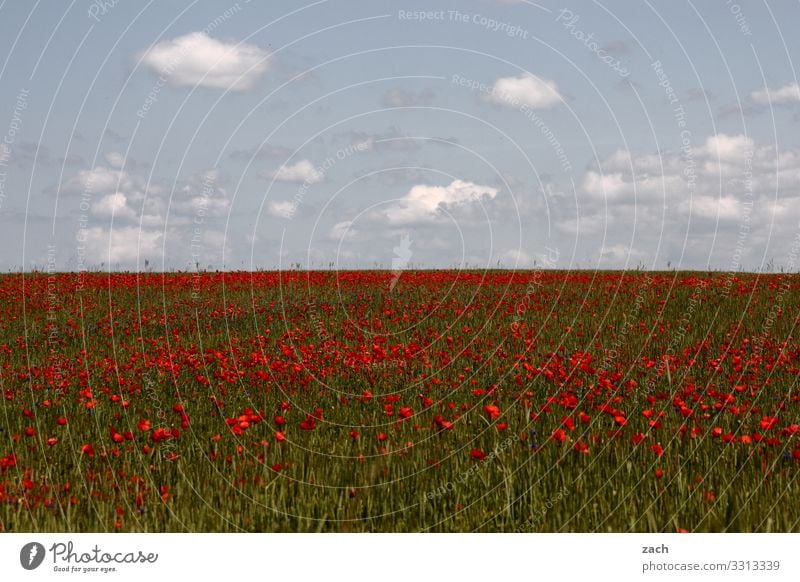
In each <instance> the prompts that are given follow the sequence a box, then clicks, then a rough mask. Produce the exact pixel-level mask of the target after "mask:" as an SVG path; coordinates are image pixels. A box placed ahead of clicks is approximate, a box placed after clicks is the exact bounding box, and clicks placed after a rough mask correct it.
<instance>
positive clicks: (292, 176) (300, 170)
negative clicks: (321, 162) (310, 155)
mask: <svg viewBox="0 0 800 582" xmlns="http://www.w3.org/2000/svg"><path fill="white" fill-rule="evenodd" d="M270 175H271V176H272V178H273V179H274V180H277V181H278V182H295V183H298V184H302V183H307V184H317V183H318V182H321V181H322V177H323V174H322V172H320V171H319V170H317V169H316V168H315V167H314V164H312V163H311V162H310V161H308V160H300V161H299V162H297V163H296V164H293V165H288V166H281V167H280V168H278V169H277V170H275V171H274V172H272V174H270Z"/></svg>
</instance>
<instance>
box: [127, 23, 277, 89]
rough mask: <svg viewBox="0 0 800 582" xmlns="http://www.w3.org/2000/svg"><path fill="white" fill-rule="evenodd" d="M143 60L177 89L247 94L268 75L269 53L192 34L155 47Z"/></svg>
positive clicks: (198, 33)
mask: <svg viewBox="0 0 800 582" xmlns="http://www.w3.org/2000/svg"><path fill="white" fill-rule="evenodd" d="M139 57H140V59H141V61H142V63H143V64H144V66H146V67H147V68H149V69H151V70H152V71H153V72H154V73H155V74H157V75H159V76H160V77H163V78H164V79H165V80H166V81H167V82H168V83H169V84H171V85H173V86H175V87H195V86H200V87H209V88H212V89H230V90H233V91H246V90H248V89H251V88H252V87H253V85H254V84H255V82H256V80H257V79H258V78H259V77H261V75H263V74H264V72H266V70H267V69H268V66H269V60H268V57H269V53H268V52H267V51H265V50H264V49H262V48H260V47H258V46H255V45H252V44H247V43H235V42H222V41H220V40H217V39H214V38H211V37H210V36H208V35H207V34H206V33H204V32H192V33H190V34H186V35H184V36H179V37H177V38H174V39H172V40H164V41H161V42H159V43H156V44H154V45H153V46H151V47H150V48H148V49H147V50H146V51H144V52H142V53H140V54H139Z"/></svg>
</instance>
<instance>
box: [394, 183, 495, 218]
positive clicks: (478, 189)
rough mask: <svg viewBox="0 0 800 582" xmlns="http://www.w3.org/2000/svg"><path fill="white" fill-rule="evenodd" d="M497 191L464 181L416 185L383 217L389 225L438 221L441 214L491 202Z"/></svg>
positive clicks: (441, 216)
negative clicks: (483, 200) (466, 206)
mask: <svg viewBox="0 0 800 582" xmlns="http://www.w3.org/2000/svg"><path fill="white" fill-rule="evenodd" d="M498 192H499V190H498V189H497V188H492V187H490V186H481V185H479V184H475V183H473V182H467V181H464V180H453V181H452V182H451V183H450V184H449V185H447V186H428V185H425V184H418V185H416V186H414V187H413V188H411V190H409V191H408V193H407V194H406V195H405V196H404V197H403V198H401V199H400V200H398V201H397V202H396V203H394V204H393V205H392V206H391V207H390V208H389V210H387V211H385V214H384V217H385V218H386V220H387V221H388V222H389V223H390V224H393V225H407V224H414V223H419V222H434V221H437V220H441V219H442V218H443V217H444V215H443V213H442V210H448V211H449V210H451V209H453V208H454V207H458V206H464V205H469V204H473V203H476V202H480V201H481V200H482V199H484V198H487V199H490V200H491V199H493V198H495V197H496V196H497V194H498Z"/></svg>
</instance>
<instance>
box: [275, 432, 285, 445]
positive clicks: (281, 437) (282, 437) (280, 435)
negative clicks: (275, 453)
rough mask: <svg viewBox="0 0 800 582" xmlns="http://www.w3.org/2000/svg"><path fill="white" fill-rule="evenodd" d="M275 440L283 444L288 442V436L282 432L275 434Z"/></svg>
mask: <svg viewBox="0 0 800 582" xmlns="http://www.w3.org/2000/svg"><path fill="white" fill-rule="evenodd" d="M275 440H276V441H278V442H279V443H282V442H283V441H285V440H286V435H284V434H283V433H282V432H280V431H278V432H276V433H275Z"/></svg>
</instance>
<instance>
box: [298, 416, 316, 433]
mask: <svg viewBox="0 0 800 582" xmlns="http://www.w3.org/2000/svg"><path fill="white" fill-rule="evenodd" d="M300 428H301V429H303V430H314V429H315V428H317V422H316V421H315V420H314V417H313V416H311V415H310V414H306V419H305V420H302V421H300Z"/></svg>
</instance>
